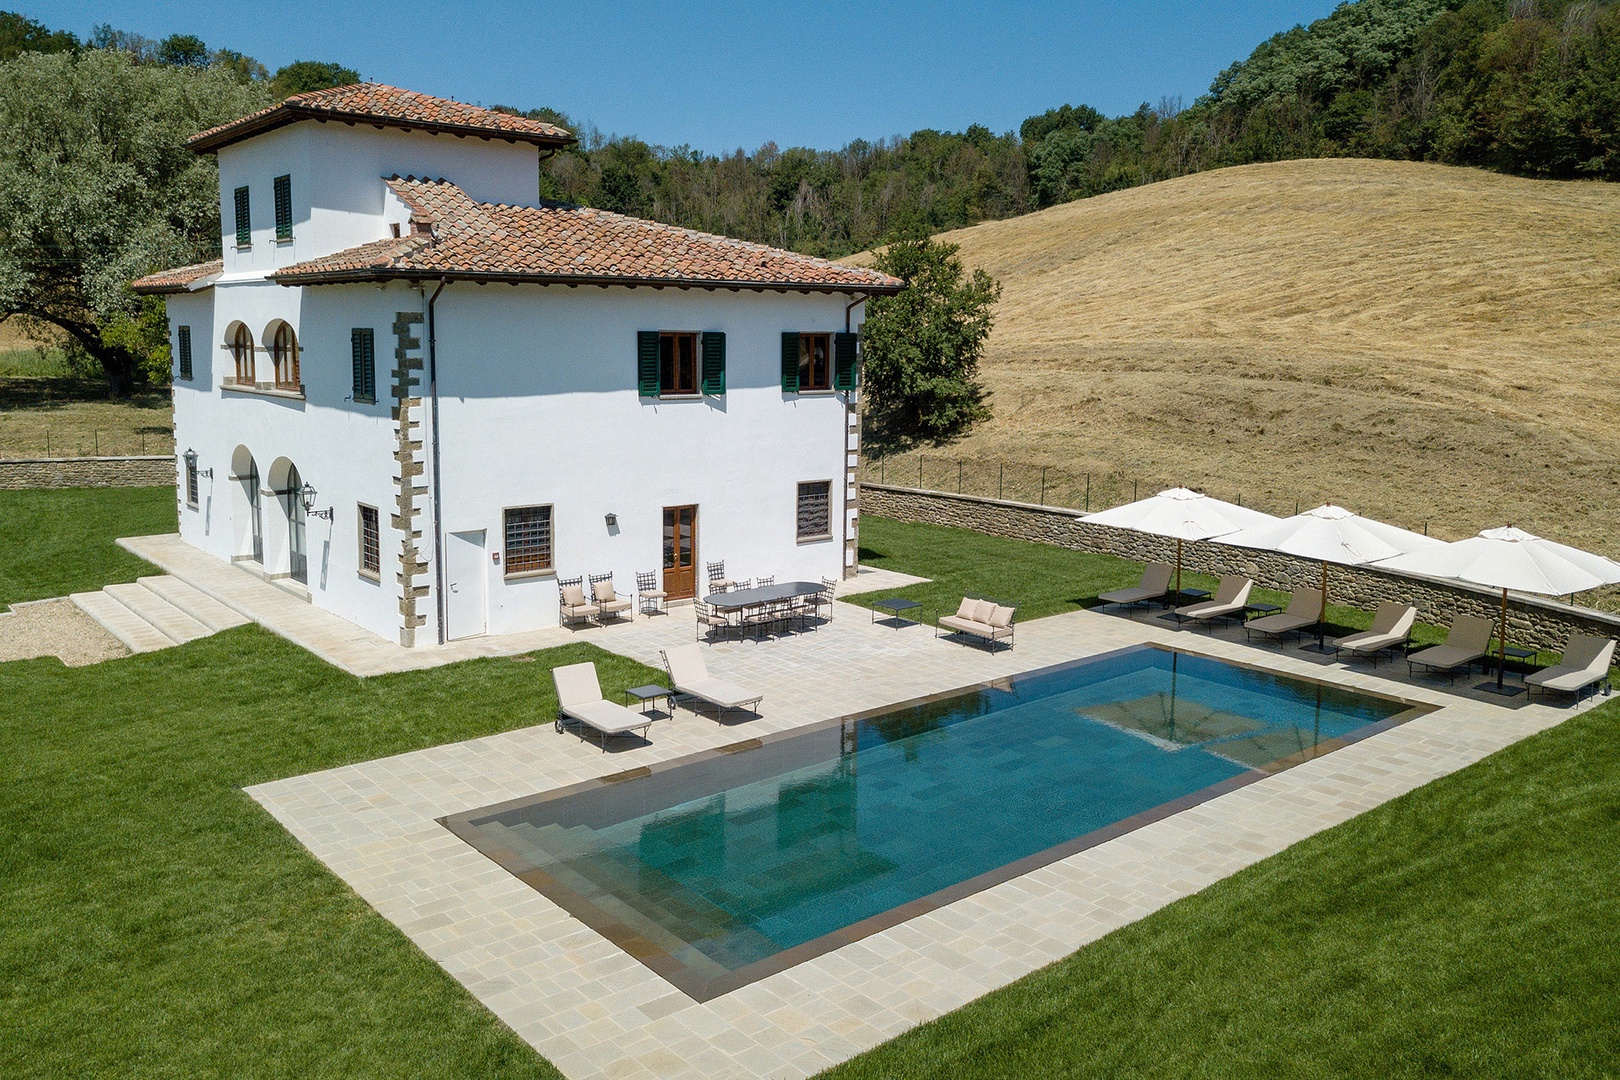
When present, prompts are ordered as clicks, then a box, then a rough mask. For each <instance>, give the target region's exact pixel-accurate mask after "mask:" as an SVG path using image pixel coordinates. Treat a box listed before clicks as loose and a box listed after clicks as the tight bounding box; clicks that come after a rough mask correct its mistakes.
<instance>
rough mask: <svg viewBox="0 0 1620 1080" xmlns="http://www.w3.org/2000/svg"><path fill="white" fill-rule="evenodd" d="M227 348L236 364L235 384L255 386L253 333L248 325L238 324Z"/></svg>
mask: <svg viewBox="0 0 1620 1080" xmlns="http://www.w3.org/2000/svg"><path fill="white" fill-rule="evenodd" d="M225 347H226V348H227V349H229V350H230V351H231V359H232V360H233V361H234V362H235V364H236V374H235V375H234V376H233V381H234V382H235V384H236V385H237V386H253V385H255V376H256V372H255V370H254V357H253V331H251V330H249V329H248V328H247V324H246V323H238V324H237V326H236V333H234V334H232V335H231V340H230V341H228V342H226V343H225Z"/></svg>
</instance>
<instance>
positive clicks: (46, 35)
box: [0, 11, 79, 62]
mask: <svg viewBox="0 0 1620 1080" xmlns="http://www.w3.org/2000/svg"><path fill="white" fill-rule="evenodd" d="M78 47H79V39H78V38H77V37H75V36H74V35H72V34H70V33H68V32H67V31H66V30H52V29H51V28H50V27H48V26H46V25H45V24H44V23H40V22H35V21H34V20H33V19H30V18H28V17H27V16H26V15H20V14H18V13H17V12H15V11H0V62H4V61H6V60H10V59H11V58H12V57H14V56H17V55H19V54H21V53H25V52H42V53H56V52H73V51H74V50H76V49H77V48H78Z"/></svg>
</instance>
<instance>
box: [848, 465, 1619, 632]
mask: <svg viewBox="0 0 1620 1080" xmlns="http://www.w3.org/2000/svg"><path fill="white" fill-rule="evenodd" d="M861 509H862V510H863V512H865V513H868V514H873V515H876V516H878V517H885V518H893V519H894V520H896V521H914V522H925V523H927V524H930V525H949V526H954V527H955V528H959V529H972V530H973V531H975V532H981V533H987V534H989V535H991V536H1006V537H1011V538H1012V539H1015V540H1031V541H1034V542H1035V543H1039V544H1053V545H1056V546H1058V547H1066V548H1071V549H1073V550H1075V551H1091V552H1096V553H1098V554H1103V555H1117V556H1120V557H1121V558H1126V559H1133V560H1135V561H1137V562H1148V561H1152V560H1159V561H1163V562H1170V563H1174V562H1175V559H1176V542H1175V541H1174V540H1168V539H1165V538H1163V537H1158V536H1149V535H1147V534H1145V533H1139V532H1132V531H1131V530H1129V529H1118V528H1114V527H1112V526H1107V525H1093V524H1089V523H1087V522H1084V521H1081V520H1080V511H1078V510H1071V509H1065V508H1062V507H1053V506H1036V505H1034V504H1032V503H1018V502H1007V501H1003V500H999V499H986V498H981V497H978V496H974V495H956V494H953V493H951V492H943V491H921V490H918V489H915V488H901V487H894V486H890V485H884V484H862V485H861ZM1181 562H1182V566H1183V567H1184V568H1185V569H1188V570H1194V571H1199V572H1202V573H1206V574H1242V575H1244V576H1245V577H1251V578H1253V579H1254V580H1255V582H1256V583H1258V584H1260V585H1262V586H1264V587H1266V588H1269V589H1280V590H1283V591H1288V590H1292V589H1299V588H1311V587H1317V586H1320V584H1321V581H1322V564H1321V563H1318V562H1309V561H1307V560H1304V559H1296V558H1294V557H1293V556H1290V555H1279V554H1275V553H1272V552H1263V551H1252V550H1249V549H1247V548H1237V547H1228V546H1227V545H1225V544H1221V543H1218V542H1213V541H1194V542H1188V543H1185V544H1183V545H1182V552H1181ZM1385 600H1398V601H1401V602H1402V603H1407V604H1412V605H1414V606H1415V607H1416V608H1417V609H1418V618H1419V619H1420V620H1421V621H1423V622H1427V623H1433V624H1436V625H1442V626H1443V625H1445V624H1447V623H1449V622H1451V620H1452V619H1453V618H1454V617H1456V616H1457V615H1460V614H1469V615H1483V616H1486V617H1488V618H1490V619H1492V620H1495V619H1497V618H1498V617H1499V616H1500V615H1501V604H1502V594H1501V593H1500V592H1493V591H1491V590H1489V589H1480V588H1474V587H1472V586H1468V585H1462V584H1457V583H1453V582H1448V581H1438V580H1435V579H1433V578H1425V577H1418V576H1415V575H1410V574H1395V573H1391V572H1389V571H1385V570H1373V569H1369V568H1366V567H1352V566H1330V567H1329V568H1328V602H1329V603H1333V604H1341V605H1343V606H1345V607H1354V608H1363V609H1369V610H1370V609H1371V608H1374V607H1377V606H1378V604H1379V603H1380V602H1382V601H1385ZM1572 633H1590V634H1604V635H1607V636H1610V637H1620V616H1615V615H1611V614H1608V613H1607V612H1601V611H1594V610H1592V609H1591V608H1583V607H1576V606H1573V605H1570V604H1565V603H1560V602H1559V601H1556V600H1549V599H1542V598H1540V597H1532V596H1520V595H1517V594H1511V595H1509V597H1508V638H1509V641H1510V643H1511V644H1514V645H1523V646H1525V647H1526V648H1537V649H1543V650H1547V651H1552V652H1557V651H1559V650H1560V649H1562V648H1563V646H1564V643H1565V642H1566V641H1568V640H1569V636H1570V635H1571V634H1572Z"/></svg>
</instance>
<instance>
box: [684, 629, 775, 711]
mask: <svg viewBox="0 0 1620 1080" xmlns="http://www.w3.org/2000/svg"><path fill="white" fill-rule="evenodd" d="M660 651H661V652H662V653H663V656H664V667H665V668H666V669H668V671H669V683H670V685H671V686H673V687H674V688H675V695H674V696H675V698H676V700H677V701H678V700H679V699H681V698H686V699H688V701H689V702H690V701H702V702H706V703H708V704H710V705H713V706H714V707H715V709H716V710H717V712H716V715H715V719H716V720H724V719H725V716H726V710H727V709H748V710H750V711H753V712H757V711H758V709H759V703H760V702H761V701H763V700H765V695H764V694H756V693H754V692H752V691H750V690H745V689H743V688H742V687H740V686H738V685H736V684H735V683H729V682H726V681H725V680H724V679H716V678H714V677H713V676H711V675H710V674H709V666H708V665H707V664H705V663H704V662H703V650H702V649H701V648H699V647H698V646H697V645H695V644H694V645H677V646H675V647H674V648H670V649H662V650H660ZM692 711H693V712H697V711H698V710H697V706H696V705H693V706H692Z"/></svg>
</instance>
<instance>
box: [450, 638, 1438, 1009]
mask: <svg viewBox="0 0 1620 1080" xmlns="http://www.w3.org/2000/svg"><path fill="white" fill-rule="evenodd" d="M1408 713H1409V707H1408V706H1407V705H1406V704H1405V703H1403V702H1399V701H1394V700H1391V699H1386V698H1380V697H1374V696H1370V695H1364V694H1358V693H1352V692H1349V691H1346V690H1342V689H1339V688H1337V687H1330V686H1326V685H1323V684H1320V683H1316V682H1309V681H1304V680H1299V679H1291V678H1286V677H1281V676H1277V675H1273V674H1269V673H1265V672H1260V671H1256V670H1253V669H1249V668H1244V667H1239V666H1236V665H1233V664H1226V663H1222V662H1220V661H1216V660H1210V659H1205V658H1201V657H1192V656H1187V655H1183V654H1178V653H1173V652H1170V651H1167V650H1162V649H1157V648H1148V647H1142V648H1136V649H1129V650H1125V651H1123V652H1120V653H1115V654H1111V655H1108V656H1106V657H1102V658H1097V659H1093V660H1089V661H1084V662H1077V663H1073V664H1066V665H1062V666H1060V667H1058V668H1051V669H1046V670H1043V671H1039V672H1031V673H1028V674H1025V675H1019V676H1014V677H1012V678H1009V679H1007V680H1003V681H1000V682H997V683H993V684H989V685H984V686H979V687H974V688H972V689H969V690H966V691H964V692H961V693H955V694H951V695H948V696H943V697H940V698H937V699H931V700H926V701H922V702H918V703H912V704H909V705H906V706H902V707H898V708H895V709H891V710H887V711H885V712H884V713H882V714H879V715H875V716H865V717H858V718H853V719H848V720H843V721H835V722H832V723H829V724H824V725H819V726H817V727H814V728H811V729H808V730H806V731H803V732H800V733H795V734H789V735H785V736H780V737H773V738H770V739H767V740H764V741H762V742H761V741H750V742H749V743H746V744H739V745H738V747H736V748H732V749H731V752H712V753H708V754H704V755H698V756H697V757H695V758H692V759H688V760H687V761H685V762H676V763H672V764H671V765H668V766H663V767H660V768H658V769H655V770H652V771H650V772H648V773H647V774H646V775H641V776H634V777H631V778H627V779H622V780H620V781H618V782H614V783H600V782H593V783H591V784H588V785H581V786H580V788H578V789H571V790H570V791H568V792H564V793H561V794H553V795H550V796H545V797H539V798H535V799H530V800H523V801H520V802H518V803H513V804H504V805H502V806H498V807H489V808H485V809H483V810H478V811H473V812H470V813H467V814H461V815H456V816H455V817H453V818H448V819H446V820H445V824H446V825H447V826H448V827H450V828H451V829H452V830H453V831H454V832H456V833H457V834H458V835H460V836H462V837H463V838H464V839H466V840H467V841H468V842H469V843H471V844H473V845H474V846H475V847H477V848H478V849H479V850H481V851H483V852H484V853H485V854H487V855H489V856H490V857H491V858H493V859H495V860H496V861H497V862H499V863H500V864H501V865H503V866H505V867H506V868H507V869H508V870H510V871H511V872H513V873H514V874H517V875H518V876H519V877H521V878H522V879H523V880H525V881H526V882H528V883H529V884H530V885H532V886H534V887H535V888H537V889H539V890H540V891H542V892H544V893H545V894H546V895H548V896H550V897H551V898H552V899H553V900H555V901H556V902H558V903H559V904H561V905H562V906H563V907H565V908H567V909H568V910H569V911H570V912H572V913H573V914H574V915H576V916H577V917H579V918H580V919H582V920H583V921H585V922H586V923H588V924H590V925H592V926H594V927H596V928H597V929H598V930H599V931H601V932H602V933H604V934H605V935H606V936H608V937H609V938H611V939H612V940H614V941H616V942H618V943H619V944H620V945H621V946H622V947H624V948H625V949H626V950H627V951H629V952H630V953H632V955H635V956H637V957H638V958H639V959H641V960H642V961H643V962H645V963H647V964H648V966H650V967H653V968H654V969H655V970H657V971H659V973H660V974H663V975H664V976H665V977H666V978H669V979H670V980H671V981H672V982H674V983H675V984H676V985H677V986H679V987H680V988H681V989H683V990H685V991H686V992H687V993H689V994H692V995H693V996H694V997H698V998H700V999H706V998H707V997H712V996H714V995H715V994H718V993H722V992H724V991H725V990H726V989H730V988H732V987H735V986H737V985H741V984H742V983H744V982H747V981H751V980H752V979H754V978H759V977H762V976H763V975H765V974H769V973H771V972H772V971H775V970H780V969H781V968H782V967H785V966H788V965H790V964H792V963H797V962H800V961H802V960H803V959H806V958H808V957H809V956H811V955H815V954H816V953H818V952H823V951H826V950H827V949H831V948H836V947H837V946H838V945H841V944H843V943H844V942H846V941H849V940H854V939H855V938H858V937H860V936H864V934H868V933H872V932H874V931H875V930H877V929H881V928H882V927H883V926H887V925H892V924H893V923H895V922H898V921H901V920H902V919H904V918H909V917H911V916H913V915H915V914H917V913H919V912H920V911H922V910H927V909H929V908H930V907H934V906H938V905H939V904H942V903H947V902H949V901H951V900H954V899H956V898H957V897H958V896H959V895H966V894H967V893H969V892H973V891H976V890H978V889H982V888H986V887H988V886H989V885H991V884H994V883H996V882H997V881H1000V880H1005V879H1007V878H1010V877H1013V876H1016V875H1017V874H1018V873H1024V872H1027V870H1028V869H1032V868H1033V867H1034V866H1036V865H1041V864H1043V863H1044V862H1050V861H1052V860H1053V859H1056V858H1061V857H1063V855H1065V854H1068V853H1070V852H1072V851H1075V850H1080V849H1081V848H1082V847H1085V846H1089V845H1090V844H1091V843H1097V842H1101V841H1102V840H1105V839H1108V838H1109V837H1110V836H1112V835H1118V834H1119V833H1121V832H1125V831H1129V829H1130V828H1135V827H1140V826H1141V825H1143V824H1146V823H1147V822H1148V821H1150V820H1155V819H1156V818H1158V817H1163V816H1166V815H1167V814H1168V813H1172V812H1174V811H1175V810H1177V809H1180V808H1182V807H1183V806H1185V805H1191V804H1192V802H1195V801H1199V800H1201V799H1202V798H1208V797H1211V796H1213V795H1215V794H1219V793H1220V792H1221V791H1223V790H1229V789H1230V788H1231V787H1233V786H1237V785H1238V784H1241V783H1246V782H1249V781H1251V780H1253V779H1256V778H1258V777H1259V776H1261V775H1264V774H1265V773H1267V772H1273V771H1276V770H1278V769H1281V768H1286V767H1288V766H1289V765H1291V764H1295V763H1297V762H1299V761H1302V760H1306V759H1308V758H1310V757H1314V756H1317V755H1319V754H1321V753H1325V752H1328V751H1330V750H1332V749H1334V748H1336V747H1337V746H1340V745H1343V743H1344V741H1345V740H1346V739H1347V737H1351V736H1354V735H1357V734H1358V733H1359V734H1366V733H1367V730H1368V728H1369V726H1370V725H1385V724H1388V723H1390V722H1393V721H1398V720H1400V719H1405V718H1406V716H1405V715H1403V714H1408ZM1375 730H1376V728H1375Z"/></svg>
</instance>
